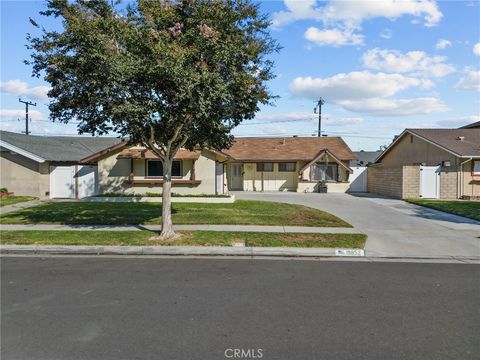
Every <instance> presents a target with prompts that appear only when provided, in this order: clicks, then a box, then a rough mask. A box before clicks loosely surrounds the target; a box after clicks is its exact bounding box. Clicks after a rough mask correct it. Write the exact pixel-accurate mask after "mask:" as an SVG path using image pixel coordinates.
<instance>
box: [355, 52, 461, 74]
mask: <svg viewBox="0 0 480 360" xmlns="http://www.w3.org/2000/svg"><path fill="white" fill-rule="evenodd" d="M362 60H363V66H364V67H366V68H368V69H375V70H381V71H386V72H391V73H410V74H417V75H423V76H432V77H443V76H446V75H448V74H451V73H452V72H454V71H455V67H454V66H452V65H450V64H446V63H445V61H446V60H447V58H446V57H445V56H428V55H427V54H426V53H425V52H424V51H409V52H407V53H404V54H403V53H401V52H400V51H397V50H388V49H383V50H382V49H378V48H375V49H371V50H368V51H367V52H366V53H364V54H363V56H362Z"/></svg>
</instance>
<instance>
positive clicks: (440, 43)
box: [435, 39, 452, 50]
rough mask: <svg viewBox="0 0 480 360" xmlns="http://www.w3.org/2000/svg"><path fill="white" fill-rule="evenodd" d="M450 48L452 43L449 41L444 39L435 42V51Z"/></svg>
mask: <svg viewBox="0 0 480 360" xmlns="http://www.w3.org/2000/svg"><path fill="white" fill-rule="evenodd" d="M449 46H452V43H451V42H450V41H449V40H445V39H440V40H438V41H437V43H436V44H435V49H437V50H443V49H446V48H447V47H449Z"/></svg>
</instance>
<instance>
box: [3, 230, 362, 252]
mask: <svg viewBox="0 0 480 360" xmlns="http://www.w3.org/2000/svg"><path fill="white" fill-rule="evenodd" d="M179 233H181V234H182V235H183V236H182V237H181V238H180V239H178V240H175V241H152V240H150V237H151V236H153V235H155V232H152V231H61V230H58V231H1V232H0V243H1V244H17V245H32V244H33V245H101V246H102V245H116V246H127V245H128V246H142V245H147V246H152V245H164V246H231V245H232V244H233V243H234V242H235V241H236V242H238V241H241V242H242V241H243V242H245V245H246V246H252V247H308V248H312V247H335V248H357V249H358V248H363V246H364V245H365V241H366V235H363V234H303V233H264V232H234V231H179Z"/></svg>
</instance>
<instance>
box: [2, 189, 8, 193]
mask: <svg viewBox="0 0 480 360" xmlns="http://www.w3.org/2000/svg"><path fill="white" fill-rule="evenodd" d="M7 192H8V189H7V188H0V193H1V194H3V193H7Z"/></svg>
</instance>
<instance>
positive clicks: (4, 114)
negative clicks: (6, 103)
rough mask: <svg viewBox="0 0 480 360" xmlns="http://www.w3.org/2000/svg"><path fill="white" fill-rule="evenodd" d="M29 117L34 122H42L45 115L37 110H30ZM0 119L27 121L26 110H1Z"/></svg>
mask: <svg viewBox="0 0 480 360" xmlns="http://www.w3.org/2000/svg"><path fill="white" fill-rule="evenodd" d="M28 117H29V119H31V120H32V121H37V120H42V119H43V115H42V113H41V112H40V111H37V110H31V109H29V110H28ZM0 118H1V119H2V120H10V121H11V120H20V121H25V110H20V109H0Z"/></svg>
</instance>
